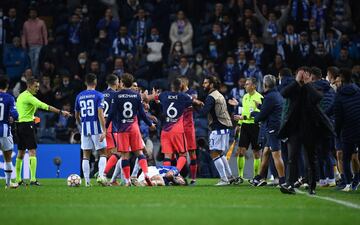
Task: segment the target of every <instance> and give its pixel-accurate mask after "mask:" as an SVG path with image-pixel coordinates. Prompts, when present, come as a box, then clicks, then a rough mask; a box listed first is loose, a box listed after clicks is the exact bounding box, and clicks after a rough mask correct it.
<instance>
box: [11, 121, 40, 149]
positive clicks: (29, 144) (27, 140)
mask: <svg viewBox="0 0 360 225" xmlns="http://www.w3.org/2000/svg"><path fill="white" fill-rule="evenodd" d="M16 125H17V126H16V134H17V143H18V149H20V150H26V149H36V148H37V143H36V134H35V129H36V128H35V125H34V123H33V122H20V123H17V124H16Z"/></svg>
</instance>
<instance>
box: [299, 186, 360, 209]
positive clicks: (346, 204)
mask: <svg viewBox="0 0 360 225" xmlns="http://www.w3.org/2000/svg"><path fill="white" fill-rule="evenodd" d="M296 193H299V194H303V195H307V196H309V197H312V198H318V199H322V200H326V201H329V202H335V203H337V204H339V205H343V206H346V207H349V208H354V209H360V205H358V204H355V203H352V202H347V201H343V200H339V199H335V198H330V197H325V196H318V195H309V194H307V193H306V192H303V191H300V190H298V189H296Z"/></svg>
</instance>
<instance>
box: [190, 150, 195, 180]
mask: <svg viewBox="0 0 360 225" xmlns="http://www.w3.org/2000/svg"><path fill="white" fill-rule="evenodd" d="M196 172H197V162H196V155H195V154H194V155H193V154H191V155H190V177H191V179H192V180H195V179H196Z"/></svg>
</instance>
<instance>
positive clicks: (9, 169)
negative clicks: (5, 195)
mask: <svg viewBox="0 0 360 225" xmlns="http://www.w3.org/2000/svg"><path fill="white" fill-rule="evenodd" d="M4 172H5V180H6V186H10V180H11V173H12V163H11V162H7V163H5V167H4Z"/></svg>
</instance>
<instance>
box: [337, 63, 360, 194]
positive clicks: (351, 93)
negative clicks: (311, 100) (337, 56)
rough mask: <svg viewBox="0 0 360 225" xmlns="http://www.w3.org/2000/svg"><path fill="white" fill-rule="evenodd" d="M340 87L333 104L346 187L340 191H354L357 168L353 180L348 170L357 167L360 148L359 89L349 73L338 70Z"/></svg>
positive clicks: (356, 185) (357, 176)
mask: <svg viewBox="0 0 360 225" xmlns="http://www.w3.org/2000/svg"><path fill="white" fill-rule="evenodd" d="M340 79H341V83H342V86H341V87H340V89H339V90H338V92H337V94H336V97H335V103H334V114H335V131H336V134H337V135H338V137H340V138H341V139H342V142H343V169H344V175H345V184H346V186H345V187H344V188H343V189H342V191H350V190H351V189H352V190H356V189H357V188H358V186H359V168H358V167H357V166H354V171H353V172H354V179H353V180H352V173H351V168H350V163H351V158H353V160H354V161H353V162H352V163H353V164H358V165H359V159H358V153H357V149H358V148H359V147H360V88H359V87H358V86H356V84H354V83H352V80H351V72H350V70H347V69H341V70H340Z"/></svg>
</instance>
